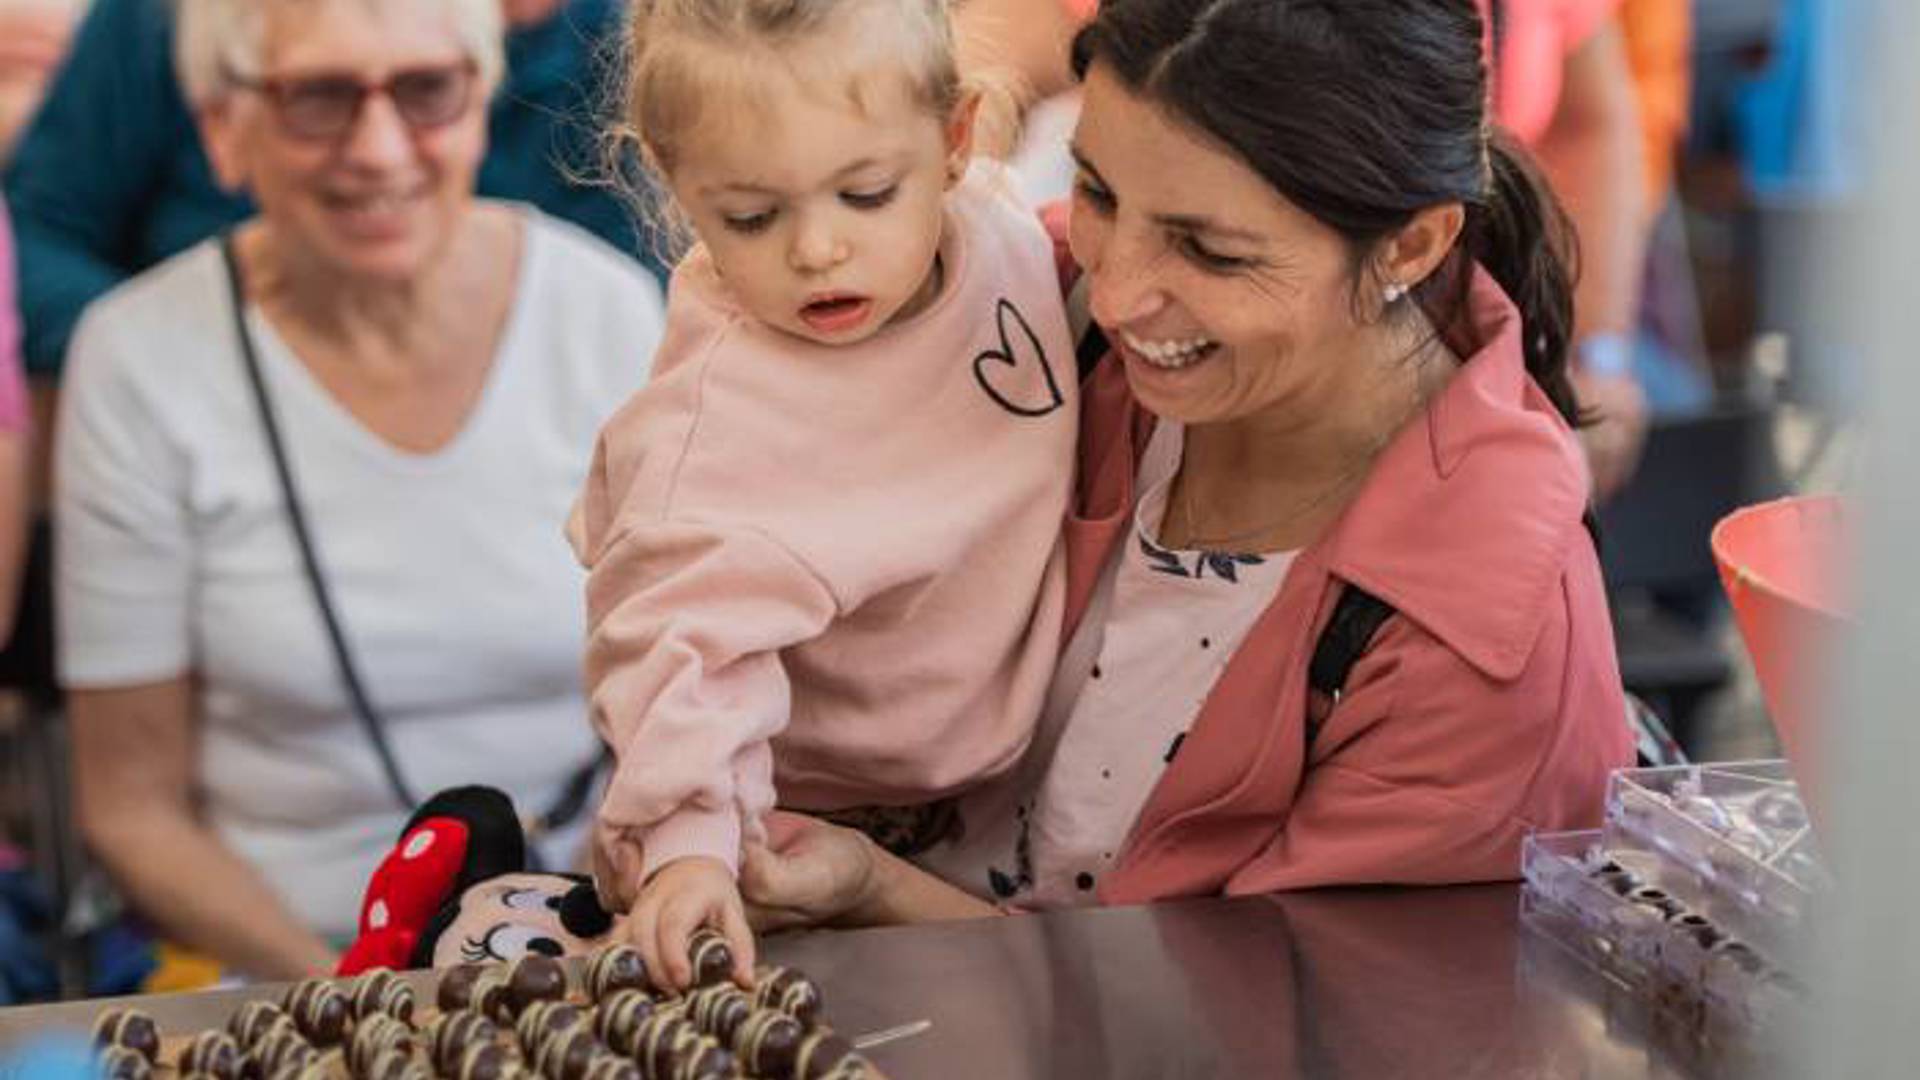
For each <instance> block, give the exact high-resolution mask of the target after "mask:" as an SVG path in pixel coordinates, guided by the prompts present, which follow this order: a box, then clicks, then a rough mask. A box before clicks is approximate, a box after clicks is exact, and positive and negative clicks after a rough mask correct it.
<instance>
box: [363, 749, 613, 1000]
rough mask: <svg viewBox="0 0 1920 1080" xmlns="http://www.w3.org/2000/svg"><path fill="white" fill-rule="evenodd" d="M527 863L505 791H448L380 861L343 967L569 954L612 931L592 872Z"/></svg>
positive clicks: (418, 814)
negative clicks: (539, 868) (531, 867)
mask: <svg viewBox="0 0 1920 1080" xmlns="http://www.w3.org/2000/svg"><path fill="white" fill-rule="evenodd" d="M526 867H527V846H526V837H525V835H524V834H523V833H522V831H521V827H520V819H519V818H518V817H517V816H516V815H515V814H514V811H513V801H512V800H511V799H509V798H507V796H506V794H505V793H504V792H501V791H497V790H495V789H493V788H487V787H458V788H449V789H447V790H446V791H442V792H440V793H439V794H437V795H435V796H434V797H433V798H431V799H428V800H427V801H426V802H424V803H422V804H421V805H420V807H419V809H417V810H415V811H414V812H413V816H412V817H411V818H409V819H408V820H407V824H406V827H405V828H403V829H402V830H401V831H400V837H399V839H398V840H397V841H396V842H395V843H394V847H393V850H392V851H391V852H389V853H388V855H387V857H386V858H385V859H383V860H381V863H380V865H379V867H378V868H377V869H375V870H374V872H373V877H372V879H371V880H370V881H369V882H368V883H367V890H366V896H365V898H364V899H362V900H361V902H360V922H359V936H357V937H356V938H355V939H354V942H353V944H352V946H351V947H349V948H348V949H347V951H346V953H345V954H344V955H342V956H341V958H340V966H339V969H338V971H337V974H340V975H358V974H360V973H361V972H364V971H370V970H372V969H373V968H377V967H386V968H395V969H398V968H407V967H428V966H431V967H447V966H451V965H454V964H462V963H469V962H474V961H489V960H515V959H518V958H519V957H522V956H525V955H526V954H527V953H530V952H536V953H544V954H546V955H548V956H569V955H573V954H576V953H585V952H589V951H591V950H592V949H593V948H594V947H595V946H597V945H599V944H600V943H601V942H604V941H606V940H607V939H608V938H609V937H610V936H612V934H613V931H614V930H615V929H616V928H617V927H616V923H615V921H614V919H613V917H612V916H611V915H609V914H608V913H607V912H606V911H604V910H602V909H601V907H600V899H599V897H598V896H596V895H595V894H594V891H593V883H592V882H591V881H589V880H588V879H587V878H586V877H585V876H582V875H577V874H531V873H527V872H526Z"/></svg>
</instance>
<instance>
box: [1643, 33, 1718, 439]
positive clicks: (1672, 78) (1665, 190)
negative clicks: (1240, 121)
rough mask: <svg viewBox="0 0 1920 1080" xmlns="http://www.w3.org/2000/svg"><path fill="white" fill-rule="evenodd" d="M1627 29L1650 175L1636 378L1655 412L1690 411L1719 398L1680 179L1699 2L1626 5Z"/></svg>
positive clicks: (1651, 411) (1645, 163) (1646, 174)
mask: <svg viewBox="0 0 1920 1080" xmlns="http://www.w3.org/2000/svg"><path fill="white" fill-rule="evenodd" d="M1620 33H1621V40H1622V42H1623V44H1624V46H1625V48H1626V54H1627V63H1628V67H1629V69H1630V70H1631V72H1632V74H1633V90H1634V100H1635V103H1636V105H1637V106H1638V110H1639V116H1640V147H1641V154H1640V161H1641V167H1642V170H1643V175H1644V177H1645V187H1644V190H1645V201H1644V202H1643V203H1642V208H1643V209H1644V211H1645V213H1646V229H1647V242H1646V270H1645V274H1644V276H1643V279H1642V281H1641V287H1640V313H1639V332H1638V334H1637V335H1636V337H1635V343H1634V350H1633V361H1634V374H1635V377H1636V378H1637V379H1638V381H1639V383H1640V387H1641V389H1642V390H1643V391H1644V392H1645V394H1646V399H1647V407H1648V411H1649V414H1650V415H1651V416H1653V417H1655V418H1658V417H1662V416H1679V415H1689V414H1695V413H1699V412H1702V411H1704V410H1705V409H1707V408H1708V407H1709V406H1711V404H1712V402H1713V380H1712V377H1711V375H1710V374H1709V369H1708V365H1707V357H1706V345H1705V342H1704V340H1703V335H1702V328H1701V324H1700V310H1699V302H1698V298H1697V292H1696V289H1695V286H1694V281H1693V266H1692V260H1691V256H1690V254H1689V249H1688V244H1687V237H1686V223H1685V220H1684V218H1683V216H1682V211H1681V208H1680V204H1679V199H1678V196H1677V195H1676V194H1675V191H1674V173H1675V170H1676V168H1677V167H1678V165H1679V158H1680V147H1681V143H1682V141H1683V140H1684V139H1685V137H1686V133H1687V124H1688V119H1689V114H1690V113H1691V109H1692V96H1693V50H1692V46H1693V3H1692V0H1621V2H1620Z"/></svg>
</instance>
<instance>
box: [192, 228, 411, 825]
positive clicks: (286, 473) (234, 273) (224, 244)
mask: <svg viewBox="0 0 1920 1080" xmlns="http://www.w3.org/2000/svg"><path fill="white" fill-rule="evenodd" d="M220 255H221V258H222V259H223V260H224V261H225V262H226V265H227V288H228V291H229V295H230V296H231V298H232V301H233V303H232V307H233V330H234V336H235V337H236V338H237V339H238V340H239V343H240V356H241V358H242V359H244V360H245V361H246V366H247V385H248V386H250V387H251V388H252V389H253V401H254V405H255V406H256V407H257V408H258V410H259V413H260V427H261V429H262V430H263V431H264V432H265V434H266V437H267V449H268V450H270V451H271V452H272V454H273V473H274V476H275V477H276V478H278V479H279V481H280V496H281V498H282V499H283V500H285V502H286V505H287V520H288V521H289V522H290V523H291V524H292V526H293V538H294V541H295V543H296V544H297V545H298V546H299V548H300V565H301V567H302V568H303V569H304V570H305V571H306V575H307V585H308V587H309V588H311V589H312V590H313V599H314V603H315V604H316V605H318V607H319V608H320V620H321V622H322V623H324V624H325V626H326V630H327V641H328V642H329V643H330V644H331V645H332V647H333V661H334V666H335V667H337V668H338V669H339V671H340V681H341V682H342V683H343V684H344V685H345V686H346V690H347V701H348V703H349V704H351V705H352V707H353V714H354V716H356V717H358V718H359V720H360V726H361V728H362V729H363V730H365V732H366V735H367V742H368V743H369V744H371V745H372V746H373V753H374V756H375V757H377V758H379V759H380V771H381V773H382V774H383V775H384V776H385V777H386V780H387V787H388V789H389V790H390V791H392V792H393V797H394V798H395V799H396V800H398V801H399V803H400V805H402V806H404V807H406V808H407V811H408V812H409V813H411V812H412V811H414V810H417V809H419V807H420V800H419V799H418V798H416V797H414V794H413V788H412V787H410V786H409V785H408V784H407V778H406V776H405V775H404V774H402V773H401V771H400V761H399V759H398V758H396V757H395V756H394V753H393V745H392V744H391V743H390V742H389V741H388V740H387V729H386V725H385V724H384V723H382V722H381V719H380V715H379V714H378V713H376V712H374V710H373V703H372V702H371V701H370V700H368V698H367V691H366V687H365V685H364V684H363V683H361V681H360V669H359V667H358V666H357V665H356V664H355V663H354V662H353V653H352V652H351V651H350V650H349V649H348V648H347V637H346V633H345V632H344V631H343V630H342V629H341V628H340V616H339V614H338V613H337V612H336V611H335V610H334V606H333V595H332V592H331V590H329V589H328V588H327V579H326V575H324V574H322V573H321V572H320V559H319V556H318V555H317V554H316V553H315V551H314V543H313V534H312V530H311V529H309V528H308V526H307V512H306V508H305V507H304V506H303V505H302V503H301V502H300V494H299V488H298V487H296V486H295V484H294V481H293V467H292V465H291V464H290V463H289V462H288V461H287V450H286V446H285V444H284V442H283V441H282V439H281V437H280V422H279V420H278V418H277V417H276V416H275V414H274V411H273V399H272V398H271V397H270V396H269V395H268V394H267V381H266V378H265V377H264V376H263V374H262V373H261V371H260V354H259V352H258V350H257V349H256V348H255V347H254V344H253V332H252V331H251V330H249V329H248V328H247V307H246V290H245V288H244V286H243V285H242V283H241V280H240V260H239V257H238V256H237V255H236V254H235V252H234V247H233V234H232V233H231V232H229V233H227V234H225V235H224V236H222V237H221V238H220Z"/></svg>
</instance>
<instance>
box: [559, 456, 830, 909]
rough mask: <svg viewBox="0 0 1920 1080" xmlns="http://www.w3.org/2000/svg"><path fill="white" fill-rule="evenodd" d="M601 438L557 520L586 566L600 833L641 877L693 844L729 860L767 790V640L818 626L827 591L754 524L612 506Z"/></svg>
mask: <svg viewBox="0 0 1920 1080" xmlns="http://www.w3.org/2000/svg"><path fill="white" fill-rule="evenodd" d="M606 445H607V444H606V440H605V439H604V438H603V439H602V442H601V446H600V448H599V449H598V450H597V451H596V454H595V462H594V467H593V471H592V474H591V476H590V477H589V480H588V488H587V491H586V493H585V494H584V496H583V497H582V499H581V502H580V506H579V509H578V511H577V513H576V515H575V520H574V522H573V524H572V528H571V530H570V531H571V532H572V534H573V539H574V543H575V547H576V550H577V551H578V552H579V554H580V555H581V558H582V561H583V562H585V563H586V564H587V566H588V577H587V625H588V639H587V661H586V669H587V683H588V686H587V690H588V697H589V707H590V710H591V713H592V717H593V723H594V726H595V728H596V730H598V731H599V733H600V735H601V737H602V738H603V739H605V740H606V742H607V744H608V746H610V747H611V748H612V750H613V753H614V756H615V758H616V762H617V764H616V767H615V770H614V775H613V780H612V783H611V784H610V785H609V787H608V790H607V795H606V799H605V801H604V802H603V803H602V805H601V810H600V816H601V825H602V828H601V830H600V833H601V834H602V835H603V836H610V837H613V838H615V842H619V843H629V844H630V843H637V844H639V845H640V847H641V851H642V858H641V880H645V878H646V876H648V875H651V874H652V872H653V871H654V870H657V869H658V868H659V867H661V866H663V865H665V864H666V863H668V862H671V861H672V860H674V859H677V858H681V857H685V856H691V855H707V856H711V857H713V858H716V859H720V860H721V861H722V862H724V863H726V864H727V865H728V866H729V867H735V868H737V867H738V862H739V851H740V842H741V838H742V828H743V826H744V827H745V828H746V829H747V830H748V831H749V834H750V835H757V829H758V827H759V822H760V818H761V817H762V815H764V814H765V813H766V811H768V810H770V809H771V808H772V807H773V802H774V789H773V766H772V755H771V753H770V751H769V750H768V747H767V741H768V740H769V739H770V738H772V737H773V736H774V735H775V734H777V733H779V732H780V731H781V730H782V729H783V728H785V727H786V724H787V719H788V706H789V687H788V682H787V675H786V671H785V669H784V667H783V666H782V663H781V658H780V650H782V649H784V648H786V647H788V646H790V645H795V644H798V643H801V642H804V641H808V640H810V639H812V638H814V637H817V636H819V635H820V633H822V632H823V631H824V630H825V629H826V628H827V626H828V625H829V624H830V623H831V622H832V620H833V618H834V617H835V615H836V613H837V605H836V604H835V601H834V597H833V594H832V592H831V591H830V590H829V589H828V587H827V585H826V583H825V582H824V581H822V580H821V578H820V577H819V576H818V575H817V574H816V573H814V571H813V570H812V569H811V568H810V567H809V566H808V565H807V564H805V563H804V562H802V561H801V560H800V559H799V558H798V557H797V556H795V555H794V554H793V553H792V552H791V551H790V550H789V549H788V548H787V547H786V546H785V545H783V544H782V543H780V542H779V541H778V540H777V539H776V538H775V537H773V536H770V535H767V534H766V533H764V532H761V531H759V530H756V529H752V528H748V527H745V526H739V525H719V524H713V523H708V522H702V521H688V520H675V519H673V518H670V517H667V516H665V515H634V514H630V513H624V512H622V511H621V507H620V506H619V505H618V502H616V500H615V498H614V496H615V495H616V493H617V494H618V495H619V496H620V498H621V499H623V500H624V499H625V498H627V497H629V493H628V488H629V487H630V484H629V482H628V480H627V478H626V477H623V476H620V475H618V474H619V473H620V472H621V471H622V470H621V469H620V468H619V467H618V466H617V465H616V466H614V467H612V468H610V467H609V462H608V455H607V452H606ZM609 861H610V862H613V863H614V864H615V865H618V864H619V863H618V862H617V861H614V860H609Z"/></svg>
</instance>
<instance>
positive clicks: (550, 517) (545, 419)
mask: <svg viewBox="0 0 1920 1080" xmlns="http://www.w3.org/2000/svg"><path fill="white" fill-rule="evenodd" d="M500 32H501V28H500V6H499V0H181V6H180V38H179V55H178V61H179V64H180V68H181V77H182V81H183V83H184V84H185V85H186V87H187V88H188V90H189V94H190V97H191V99H192V101H193V103H194V106H195V110H196V114H197V116H198V119H199V122H200V126H201V130H202V133H203V135H204V137H205V140H206V143H207V146H208V149H209V157H210V159H211V161H212V163H213V166H214V170H215V173H216V175H217V176H218V178H219V180H220V181H221V182H222V183H223V184H225V185H228V186H230V187H232V188H234V189H236V190H243V191H245V192H246V193H247V194H249V195H251V196H252V197H253V199H254V200H255V201H256V202H257V204H258V206H259V207H260V215H259V217H258V218H256V219H255V220H253V221H251V222H248V223H247V224H245V225H243V226H241V227H239V228H238V229H236V230H235V231H233V232H232V233H230V234H228V235H227V236H225V237H223V238H221V239H219V240H215V241H209V242H207V243H205V244H202V245H201V246H199V247H196V248H193V249H190V250H188V251H187V252H185V253H183V254H181V255H180V256H178V257H176V258H174V259H172V260H170V261H168V262H166V263H163V264H161V265H160V266H158V267H155V268H154V269H153V270H151V271H149V272H148V273H146V274H144V275H142V276H141V277H138V278H136V279H134V280H132V281H131V282H129V283H127V284H126V285H124V286H122V287H121V288H119V289H117V290H116V291H115V292H113V293H112V294H110V295H109V296H107V297H106V298H104V299H103V300H101V301H100V302H99V303H98V304H96V305H95V306H94V307H93V308H91V309H90V310H89V311H88V313H87V315H86V316H85V318H84V319H83V321H82V323H81V326H80V328H79V330H78V331H77V333H76V335H75V338H74V342H73V345H72V347H71V350H70V353H69V356H68V376H67V378H68V381H67V388H66V393H65V394H64V396H63V401H62V414H61V419H60V425H59V426H60V430H59V434H58V442H57V450H56V470H57V476H58V481H57V485H58V486H57V492H58V494H57V502H56V507H55V514H56V518H55V520H56V527H57V530H58V555H59V559H58V566H59V569H58V572H57V573H58V577H57V582H58V584H57V589H58V593H57V606H58V610H59V616H60V623H61V625H60V637H59V642H60V654H61V655H60V663H61V676H62V681H63V682H64V684H65V685H66V687H67V688H68V690H69V694H70V696H69V702H70V716H71V723H72V738H73V743H74V764H75V788H76V797H77V803H78V815H79V821H80V824H81V827H82V830H83V832H84V833H85V835H86V837H87V840H88V842H89V844H90V845H91V847H92V849H93V851H94V852H95V854H96V855H97V856H98V858H99V860H100V861H101V862H102V863H103V864H104V865H105V867H106V868H107V870H108V871H109V872H110V873H111V874H112V876H113V878H114V879H115V881H116V882H117V883H118V885H119V886H120V888H121V890H122V891H123V893H124V894H125V895H126V897H127V898H128V899H129V900H130V901H131V902H132V904H133V905H134V907H135V908H137V909H138V910H139V911H140V912H142V913H144V914H145V915H146V916H147V917H149V918H150V919H151V920H152V921H153V922H154V923H155V924H156V926H157V927H158V928H159V930H160V931H161V932H162V933H163V934H164V935H165V936H166V937H167V938H169V939H170V940H174V941H177V942H180V943H182V944H185V945H187V946H189V947H191V948H194V949H197V950H198V951H200V952H203V953H206V954H209V955H211V956H213V957H214V958H216V959H218V960H219V961H221V962H222V963H223V964H224V965H225V966H227V967H228V968H230V969H233V970H237V971H242V972H246V973H249V974H253V975H259V976H266V977H291V976H297V975H300V974H302V973H306V972H312V971H316V970H320V969H323V968H326V967H328V966H329V965H330V964H331V962H332V958H333V952H334V946H335V944H337V943H338V942H339V941H340V940H342V939H343V938H344V937H346V936H349V935H350V934H351V933H352V931H353V928H354V922H355V919H356V916H357V914H358V912H357V910H356V908H357V903H358V899H359V893H360V890H361V888H362V887H363V886H364V884H365V880H366V877H367V875H368V873H369V872H371V870H372V869H373V867H374V865H375V863H376V861H377V859H378V857H379V855H380V854H381V853H382V851H383V850H384V849H385V848H386V847H388V845H390V844H391V842H392V840H393V837H394V835H395V833H396V831H397V829H398V828H399V826H400V824H401V822H402V820H403V818H404V815H405V813H406V811H407V807H408V805H409V804H410V803H411V802H412V801H413V800H415V799H418V798H424V797H425V796H426V795H428V794H431V793H432V792H433V791H434V790H436V789H438V788H441V787H444V786H448V785H452V784H459V783H472V782H479V783H489V784H493V785H495V786H498V787H501V788H504V789H506V790H507V791H508V792H509V793H510V794H512V795H513V796H515V798H516V800H517V802H518V804H519V805H520V807H521V808H522V810H523V811H524V812H527V813H529V814H542V815H544V816H545V817H546V819H547V820H546V822H545V824H547V825H549V826H561V827H560V828H558V829H557V831H554V832H550V833H548V834H547V841H548V842H547V843H545V844H544V846H543V850H544V852H545V854H546V855H547V857H548V858H549V860H561V859H565V858H569V857H571V852H570V851H569V850H568V845H567V844H566V843H565V842H564V840H565V839H566V837H567V836H568V834H569V832H570V830H569V829H567V828H565V827H564V826H563V821H562V819H565V818H566V817H567V813H566V811H567V810H568V808H569V806H570V805H571V804H573V803H577V802H578V798H577V797H576V798H574V799H569V798H568V797H567V796H568V795H569V794H570V793H573V794H576V795H577V792H578V789H579V787H580V784H581V781H582V778H583V777H585V776H586V775H588V772H589V770H590V767H591V765H592V763H593V761H594V760H595V757H596V752H597V747H596V743H595V740H594V737H593V734H592V732H591V731H590V729H589V728H588V726H587V725H586V723H585V721H584V719H583V716H584V712H583V707H582V701H581V689H580V683H579V678H580V673H579V645H580V640H581V634H582V625H581V612H580V610H579V604H578V596H579V587H580V586H579V581H578V579H577V574H578V570H577V568H576V567H575V565H574V564H573V561H572V558H571V556H570V554H569V553H568V550H567V548H566V545H565V543H564V542H563V540H562V539H561V524H562V522H563V521H564V519H565V516H566V511H567V507H568V504H569V501H570V499H571V498H572V495H573V492H574V491H575V490H577V489H578V487H579V486H580V483H581V481H582V479H583V477H584V474H585V470H586V468H587V464H588V460H589V454H590V451H591V447H592V441H593V437H594V433H595V431H596V430H597V428H598V426H599V424H600V422H601V420H602V419H603V418H604V416H605V415H606V414H607V413H608V412H609V411H610V410H611V409H612V408H613V407H614V406H615V405H617V404H618V402H620V401H621V400H622V399H623V398H624V397H625V396H626V395H627V394H628V393H629V392H630V391H631V390H632V389H633V388H634V387H635V386H637V385H638V384H639V383H641V382H642V381H644V377H645V372H646V366H647V362H648V358H649V357H650V356H651V354H652V351H653V348H654V345H655V344H656V342H657V339H658V336H659V327H660V307H659V298H658V295H657V287H656V286H655V285H654V284H653V282H652V281H651V279H650V278H648V277H647V276H646V275H645V273H644V272H643V271H642V270H641V269H640V268H639V267H638V266H637V265H636V264H633V263H631V262H628V261H626V260H624V259H622V258H621V257H619V256H617V255H616V254H615V253H614V252H613V251H612V250H611V249H609V248H606V247H604V246H602V245H601V244H600V243H599V242H598V241H596V240H594V239H592V238H591V237H590V236H588V235H587V234H585V233H584V232H581V231H579V230H577V229H575V228H573V227H571V226H567V225H563V224H561V223H559V222H557V221H555V220H553V219H551V218H548V217H545V216H544V215H542V214H541V213H539V212H538V211H536V210H533V209H531V208H528V207H525V206H515V205H508V204H500V203H491V202H487V201H482V200H477V199H476V198H474V196H473V195H472V191H473V187H474V177H475V171H476V169H477V167H478V164H479V162H480V160H481V156H482V153H483V150H484V143H485V109H484V104H485V101H486V99H487V95H488V93H489V91H490V89H491V88H492V86H493V85H494V81H495V80H496V79H497V78H498V76H499V72H500V68H501V56H500Z"/></svg>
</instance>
